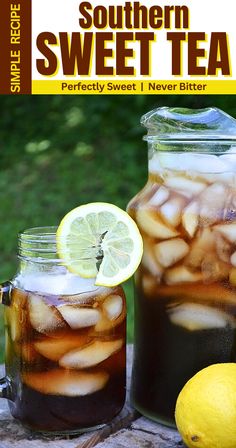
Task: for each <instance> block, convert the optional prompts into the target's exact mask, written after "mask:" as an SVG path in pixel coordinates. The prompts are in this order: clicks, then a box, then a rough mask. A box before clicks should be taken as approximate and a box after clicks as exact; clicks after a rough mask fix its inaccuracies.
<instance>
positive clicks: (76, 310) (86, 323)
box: [57, 305, 100, 330]
mask: <svg viewBox="0 0 236 448" xmlns="http://www.w3.org/2000/svg"><path fill="white" fill-rule="evenodd" d="M57 309H58V311H59V312H60V314H61V315H62V317H63V319H65V321H66V322H67V323H68V325H69V326H70V327H71V328H72V329H73V330H76V329H77V328H85V327H91V326H92V325H96V323H97V322H98V321H99V318H100V312H99V310H97V309H95V308H82V307H80V306H76V305H61V306H59V307H58V308H57Z"/></svg>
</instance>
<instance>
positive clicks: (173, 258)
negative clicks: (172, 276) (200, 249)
mask: <svg viewBox="0 0 236 448" xmlns="http://www.w3.org/2000/svg"><path fill="white" fill-rule="evenodd" d="M188 251H189V246H188V244H187V243H186V242H185V241H184V240H182V239H181V238H174V239H171V240H168V241H162V242H161V243H158V244H156V245H155V246H154V253H155V256H156V258H157V260H158V262H159V263H161V265H162V266H164V267H165V268H167V267H169V266H171V265H172V264H174V263H176V262H177V261H179V260H181V259H182V258H184V257H185V255H187V253H188Z"/></svg>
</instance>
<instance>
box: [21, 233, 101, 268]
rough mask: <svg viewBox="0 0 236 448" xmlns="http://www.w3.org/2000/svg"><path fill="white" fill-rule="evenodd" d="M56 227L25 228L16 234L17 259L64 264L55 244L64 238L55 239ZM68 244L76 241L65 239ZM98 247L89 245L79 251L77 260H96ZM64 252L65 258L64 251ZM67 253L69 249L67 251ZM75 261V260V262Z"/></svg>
mask: <svg viewBox="0 0 236 448" xmlns="http://www.w3.org/2000/svg"><path fill="white" fill-rule="evenodd" d="M57 229H58V227H57V226H44V227H43V226H41V227H31V228H27V229H25V230H23V231H20V232H19V233H18V257H19V258H21V259H25V260H27V261H32V262H41V263H44V262H54V263H62V264H63V263H64V262H65V260H64V259H62V258H61V257H60V255H59V253H58V247H57V242H58V240H59V242H60V240H61V241H62V240H63V241H65V238H64V237H58V236H57V237H56V232H57ZM67 241H70V242H72V243H73V242H75V243H76V242H77V241H78V238H76V239H74V240H73V239H72V238H70V239H67ZM99 250H100V247H99V246H98V245H91V246H89V247H86V248H84V249H83V248H82V249H80V254H81V256H80V257H78V258H77V260H92V259H96V258H97V257H98V256H99V255H100V254H99ZM63 252H65V257H66V250H63ZM68 252H69V249H68ZM75 261H76V260H75Z"/></svg>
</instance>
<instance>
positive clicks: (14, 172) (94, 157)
mask: <svg viewBox="0 0 236 448" xmlns="http://www.w3.org/2000/svg"><path fill="white" fill-rule="evenodd" d="M235 104H236V103H235V99H234V96H230V95H229V96H199V95H195V96H191V95H183V96H181V95H179V96H178V95H177V96H171V95H170V96H165V95H164V96H151V95H148V96H142V95H137V96H136V95H133V96H126V95H118V96H99V95H98V96H88V97H87V96H59V95H55V96H34V97H32V96H19V97H18V96H2V97H1V103H0V110H1V123H0V222H1V227H0V248H1V250H0V282H2V281H4V280H7V279H10V278H12V277H13V276H14V273H15V272H16V269H17V264H18V263H17V258H16V247H17V233H18V232H19V231H20V230H22V229H24V228H27V227H32V226H44V225H57V224H58V223H59V221H60V220H61V218H62V217H63V216H64V215H65V213H67V212H68V211H69V210H70V209H72V208H74V207H75V206H77V205H79V204H84V203H87V202H91V201H105V202H112V203H114V204H116V205H118V206H120V207H122V208H125V207H126V205H127V203H128V201H129V199H130V198H132V197H133V196H134V195H135V194H136V193H137V192H138V191H139V190H140V189H141V188H142V187H143V185H144V184H145V182H146V177H147V149H146V144H145V143H144V142H142V136H143V134H144V133H145V131H144V130H143V129H142V128H141V127H140V125H139V120H140V117H141V115H142V114H144V113H145V112H147V111H148V110H150V109H153V108H154V107H160V106H162V105H169V106H182V107H184V106H186V107H195V108H196V107H206V106H209V105H215V106H218V107H221V108H222V109H224V110H225V111H226V112H228V113H230V114H231V115H233V116H236V105H235ZM125 289H126V295H127V302H128V338H129V340H132V331H133V292H132V282H131V281H130V282H128V283H127V284H126V286H125ZM1 312H2V311H1ZM1 322H2V321H1ZM2 341H3V323H1V325H0V342H1V357H0V360H1V361H2V360H3V345H2Z"/></svg>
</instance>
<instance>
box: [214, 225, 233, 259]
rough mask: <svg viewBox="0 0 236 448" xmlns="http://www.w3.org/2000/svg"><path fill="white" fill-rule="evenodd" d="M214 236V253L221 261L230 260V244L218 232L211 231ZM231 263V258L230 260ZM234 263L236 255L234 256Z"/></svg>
mask: <svg viewBox="0 0 236 448" xmlns="http://www.w3.org/2000/svg"><path fill="white" fill-rule="evenodd" d="M213 234H214V237H215V245H216V253H217V255H218V257H219V259H220V260H221V261H224V262H225V263H229V262H230V254H231V251H232V247H231V244H230V243H229V242H228V241H227V240H226V239H225V238H224V237H223V236H222V235H221V234H220V233H218V232H213ZM231 263H232V260H231ZM235 263H236V257H235ZM232 264H233V263H232Z"/></svg>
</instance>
